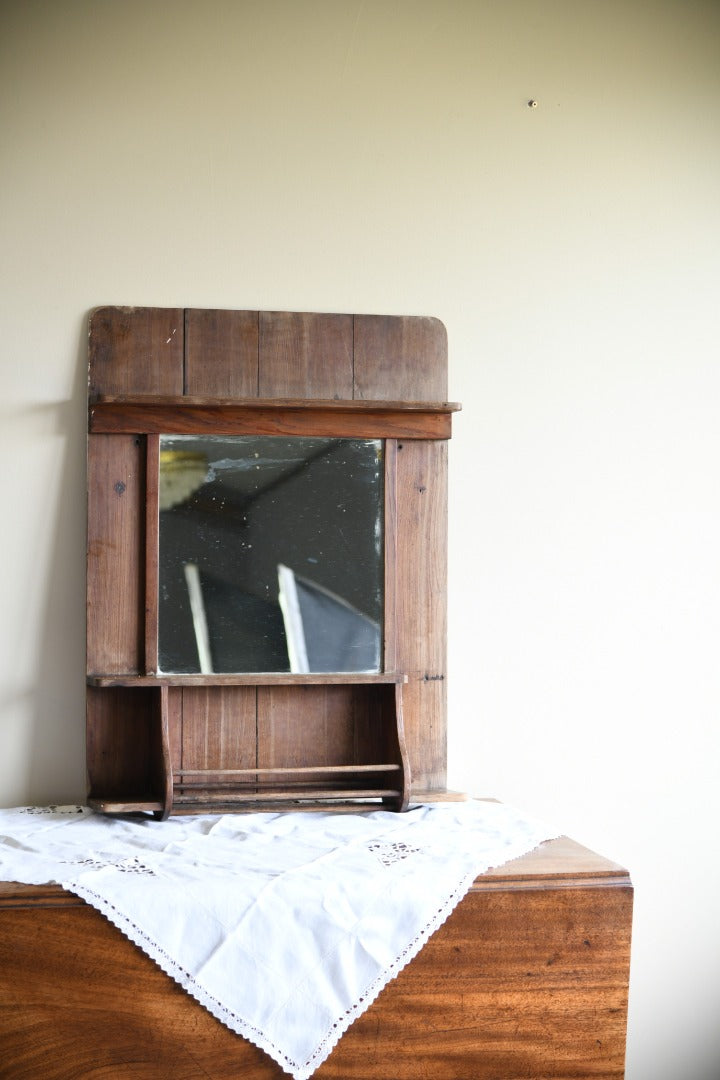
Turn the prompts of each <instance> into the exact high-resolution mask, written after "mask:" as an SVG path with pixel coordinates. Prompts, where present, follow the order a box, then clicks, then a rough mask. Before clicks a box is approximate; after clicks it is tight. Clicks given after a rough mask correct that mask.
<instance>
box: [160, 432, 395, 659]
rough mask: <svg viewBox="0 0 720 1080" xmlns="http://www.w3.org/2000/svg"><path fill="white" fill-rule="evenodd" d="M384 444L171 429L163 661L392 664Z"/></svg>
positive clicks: (165, 479) (163, 531)
mask: <svg viewBox="0 0 720 1080" xmlns="http://www.w3.org/2000/svg"><path fill="white" fill-rule="evenodd" d="M383 449H384V445H383V442H382V440H378V439H371V440H360V439H320V438H295V437H292V438H291V437H284V436H268V435H261V436H255V435H241V436H207V435H206V436H195V435H162V436H161V438H160V475H159V504H160V552H159V597H158V658H159V668H160V671H161V672H164V673H166V674H192V673H197V672H200V673H205V674H211V673H217V674H221V673H238V674H239V673H251V672H257V673H261V672H298V673H301V672H338V673H340V672H378V671H380V670H381V668H380V665H381V642H382V613H383V573H384V558H383V550H384V540H383V503H384V469H383Z"/></svg>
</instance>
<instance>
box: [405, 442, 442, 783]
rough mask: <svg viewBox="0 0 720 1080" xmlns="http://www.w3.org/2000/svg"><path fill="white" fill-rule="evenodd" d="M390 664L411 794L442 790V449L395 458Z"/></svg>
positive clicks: (418, 447)
mask: <svg viewBox="0 0 720 1080" xmlns="http://www.w3.org/2000/svg"><path fill="white" fill-rule="evenodd" d="M397 516H398V552H397V566H396V604H397V642H396V652H397V656H396V662H397V667H398V670H399V671H403V672H405V673H406V674H407V676H408V683H407V686H406V687H405V688H404V691H403V702H404V713H405V738H406V741H407V750H408V756H409V759H410V773H411V778H412V785H413V789H415V790H418V789H427V790H431V791H432V790H438V789H443V788H445V786H446V783H447V780H446V769H447V721H446V700H447V691H446V681H445V680H446V633H447V600H446V590H447V584H446V582H447V443H435V442H432V443H422V442H417V443H411V442H405V443H401V444H400V445H399V446H398V454H397Z"/></svg>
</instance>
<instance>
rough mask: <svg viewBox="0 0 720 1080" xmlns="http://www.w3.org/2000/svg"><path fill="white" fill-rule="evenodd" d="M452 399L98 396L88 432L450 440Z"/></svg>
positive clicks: (92, 406)
mask: <svg viewBox="0 0 720 1080" xmlns="http://www.w3.org/2000/svg"><path fill="white" fill-rule="evenodd" d="M459 409H460V405H458V404H457V403H456V402H450V401H439V402H428V401H410V402H407V401H366V400H363V399H359V400H355V399H353V400H350V401H340V400H335V399H328V400H325V399H321V400H314V399H308V400H298V399H294V398H245V399H239V398H212V397H200V396H191V395H173V396H168V397H165V396H160V395H154V394H141V395H117V394H100V395H97V396H96V397H95V398H93V399H92V400H91V402H90V405H89V415H88V425H89V431H90V433H91V434H114V435H123V434H125V435H151V434H159V435H202V434H212V435H308V436H314V437H317V438H366V439H371V438H373V439H374V438H378V439H380V438H387V439H449V438H450V436H451V434H452V414H453V413H454V412H457V411H458V410H459Z"/></svg>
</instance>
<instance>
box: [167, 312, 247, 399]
mask: <svg viewBox="0 0 720 1080" xmlns="http://www.w3.org/2000/svg"><path fill="white" fill-rule="evenodd" d="M258 333H259V331H258V313H257V311H217V310H211V309H207V310H204V309H199V308H190V309H188V310H187V311H186V312H185V387H184V391H185V393H186V394H207V395H212V396H214V397H228V398H236V397H237V398H248V397H256V396H257V392H258Z"/></svg>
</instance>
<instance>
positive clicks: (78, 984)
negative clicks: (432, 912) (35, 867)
mask: <svg viewBox="0 0 720 1080" xmlns="http://www.w3.org/2000/svg"><path fill="white" fill-rule="evenodd" d="M631 913H632V888H631V885H630V881H629V878H628V875H627V872H626V871H624V870H623V868H622V867H620V866H617V865H616V864H615V863H612V862H609V861H608V860H606V859H603V858H602V857H601V856H599V855H596V854H594V853H593V852H590V851H588V850H587V849H585V848H583V847H581V846H580V845H577V844H575V843H573V842H572V841H570V840H568V839H567V838H563V839H560V840H557V841H551V842H549V843H547V844H544V845H542V847H541V848H539V849H538V850H537V851H535V852H533V853H531V854H529V855H527V856H525V857H523V858H522V859H517V860H515V861H514V862H512V863H508V864H506V865H505V866H504V867H500V868H499V869H498V870H496V871H490V872H488V873H487V874H483V875H481V877H479V878H478V879H477V880H476V882H475V884H474V886H473V887H472V888H471V890H470V892H469V893H468V895H467V896H466V897H465V899H464V900H462V901H461V903H460V904H459V905H458V907H457V908H456V909H455V911H454V912H453V914H452V915H451V916H450V918H449V919H448V920H447V922H446V923H445V924H444V925H443V926H442V927H441V928H440V929H439V930H438V931H437V932H436V933H435V934H434V935H433V937H432V938H431V939H430V941H429V942H428V944H427V945H426V946H425V947H424V949H423V950H422V951H421V952H420V954H419V956H418V957H417V958H416V959H415V960H413V961H412V963H411V964H410V965H409V966H408V967H406V968H405V969H403V971H401V972H400V974H399V975H398V977H397V978H396V979H395V980H393V981H392V982H391V983H390V984H389V985H388V987H387V988H386V989H385V990H384V991H383V992H382V993H381V994H380V996H379V997H378V999H377V1000H376V1001H375V1002H374V1003H373V1004H372V1005H371V1006H370V1007H369V1009H368V1010H367V1012H365V1013H364V1014H363V1015H362V1016H361V1017H359V1018H358V1019H357V1020H356V1021H355V1022H354V1023H353V1024H352V1026H351V1027H350V1029H349V1030H348V1032H347V1033H346V1034H345V1035H344V1036H343V1038H342V1039H341V1041H340V1043H339V1044H338V1046H337V1047H336V1048H335V1050H334V1051H333V1052H332V1054H331V1055H330V1057H329V1058H328V1060H327V1061H326V1062H325V1063H324V1064H323V1065H322V1066H321V1067H320V1068H319V1069H318V1071H317V1072H316V1074H315V1076H316V1077H317V1080H330V1078H334V1080H428V1078H432V1080H520V1078H533V1080H543V1078H544V1080H552V1078H568V1080H570V1078H572V1080H585V1078H587V1080H590V1078H593V1080H600V1078H602V1080H620V1078H621V1077H622V1076H623V1075H624V1052H625V1050H624V1048H625V1028H626V1019H627V990H628V966H629V955H630V926H631ZM285 1075H286V1074H284V1073H283V1071H282V1070H281V1069H280V1068H279V1066H277V1065H276V1064H275V1063H274V1062H273V1061H272V1060H271V1059H270V1058H268V1057H267V1056H266V1055H265V1054H264V1053H262V1052H261V1051H259V1050H258V1049H257V1048H255V1047H254V1046H253V1045H252V1044H251V1043H249V1042H247V1041H246V1040H244V1039H242V1038H240V1037H239V1036H237V1035H235V1034H233V1033H232V1032H230V1031H229V1030H228V1029H226V1028H225V1027H223V1025H222V1024H220V1023H219V1022H218V1021H217V1020H215V1019H214V1018H213V1017H212V1016H211V1015H210V1014H209V1013H207V1012H206V1011H205V1010H204V1009H203V1008H202V1007H201V1006H200V1005H198V1004H197V1003H196V1002H195V1001H194V1000H193V999H192V998H191V997H189V996H188V995H187V994H186V993H185V992H184V991H183V990H182V989H180V987H179V986H177V985H176V984H175V983H174V982H173V981H172V979H170V978H169V977H168V976H166V975H165V974H164V973H163V972H162V971H161V970H160V968H158V967H157V966H156V965H155V964H154V963H153V962H152V961H151V960H149V959H148V958H147V957H146V956H145V955H144V954H143V953H142V952H141V951H140V950H139V949H137V948H136V947H135V946H134V945H132V944H131V943H130V942H129V941H128V940H127V939H126V938H124V937H123V935H122V934H121V933H120V932H119V931H118V930H117V929H116V928H115V927H113V926H112V925H111V924H110V923H109V922H108V921H107V920H106V919H104V918H103V916H101V915H100V914H99V913H98V912H96V911H95V910H94V909H93V908H91V907H88V906H87V905H85V904H84V903H83V902H82V901H80V900H78V899H77V898H76V897H73V896H72V895H71V894H69V893H66V892H64V891H63V890H62V889H60V888H59V887H57V886H40V887H35V886H32V887H31V886H20V885H7V884H6V885H0V1077H3V1078H7V1080H74V1078H82V1080H100V1078H103V1080H107V1078H117V1080H166V1078H167V1080H170V1078H172V1080H176V1078H182V1080H236V1078H237V1077H238V1076H242V1077H243V1080H281V1078H282V1077H283V1076H285Z"/></svg>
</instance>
